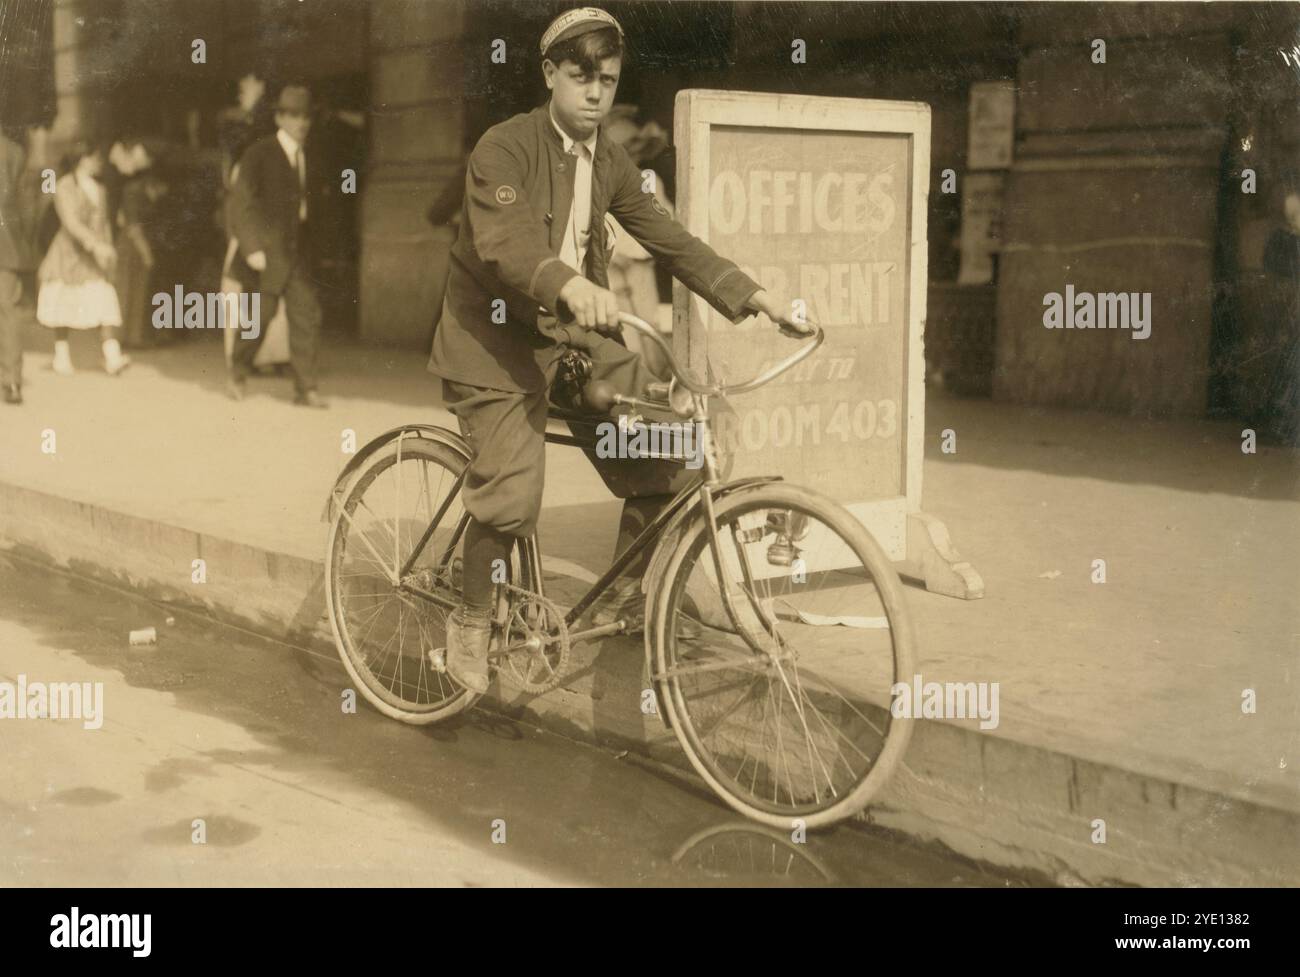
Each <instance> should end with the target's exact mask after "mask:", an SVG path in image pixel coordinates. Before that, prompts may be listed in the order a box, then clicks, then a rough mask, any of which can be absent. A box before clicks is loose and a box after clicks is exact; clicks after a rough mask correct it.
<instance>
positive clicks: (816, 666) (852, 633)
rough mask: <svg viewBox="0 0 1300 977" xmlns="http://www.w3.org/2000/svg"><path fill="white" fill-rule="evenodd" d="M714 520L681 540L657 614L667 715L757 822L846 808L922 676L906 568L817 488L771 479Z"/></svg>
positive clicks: (888, 766)
mask: <svg viewBox="0 0 1300 977" xmlns="http://www.w3.org/2000/svg"><path fill="white" fill-rule="evenodd" d="M714 516H715V519H714V524H713V525H712V526H710V525H709V522H708V519H707V517H706V516H705V514H704V512H703V510H702V509H701V510H700V513H699V515H698V517H697V518H696V520H695V522H694V523H693V524H692V526H691V527H690V528H689V529H688V530H687V532H686V533H685V534H684V536H683V538H682V540H681V542H680V543H679V544H678V546H677V549H676V550H675V551H674V554H673V556H672V557H671V559H670V561H669V564H668V566H667V567H666V570H665V574H664V577H663V579H664V580H665V581H666V583H665V585H664V587H665V591H664V594H663V597H662V599H661V600H659V601H658V602H657V603H656V604H655V605H654V606H655V610H654V613H653V618H652V620H651V622H650V626H651V628H652V629H653V633H652V634H651V635H650V645H651V648H652V649H653V654H654V676H653V677H654V679H655V681H656V683H657V687H658V691H659V693H660V698H661V701H663V703H664V707H665V709H666V711H667V712H668V713H669V716H668V719H669V720H670V722H671V723H672V726H673V729H674V731H675V732H676V734H677V738H678V740H679V742H680V743H681V745H682V748H683V749H684V750H685V752H686V754H687V756H688V758H689V759H690V761H691V764H692V766H694V768H695V770H696V771H697V772H698V773H699V774H700V776H701V777H703V778H704V780H705V781H706V782H707V783H708V784H709V786H710V787H711V788H712V789H713V790H714V791H715V792H716V793H717V794H718V795H719V796H720V797H722V799H723V800H725V801H726V802H727V803H728V804H729V805H731V807H733V808H734V809H736V810H737V811H740V812H741V813H742V814H744V815H746V816H747V817H750V818H753V819H754V820H756V821H759V822H762V823H764V824H768V825H772V826H773V827H778V828H783V829H786V830H788V829H789V828H790V827H791V826H792V823H793V822H794V821H796V820H800V821H802V822H803V823H804V825H805V826H807V827H818V826H821V825H826V824H831V823H834V822H835V821H838V820H841V819H843V818H846V817H850V816H851V815H853V814H856V813H858V812H859V811H861V810H862V809H863V808H864V807H865V806H866V805H867V803H868V802H869V801H870V800H871V798H872V797H873V796H874V795H875V794H876V793H877V792H878V791H879V789H880V788H881V786H882V785H883V784H884V783H885V781H886V780H887V779H888V778H889V776H890V774H891V773H892V771H893V769H894V767H895V766H896V765H897V763H898V761H899V759H900V758H901V756H902V754H903V751H904V750H905V749H906V746H907V741H908V739H909V737H910V735H911V722H910V720H908V719H902V718H895V717H893V716H892V715H891V711H890V701H891V688H892V687H893V685H894V684H895V683H896V682H903V681H910V680H911V675H912V628H911V623H910V620H909V618H908V615H907V610H906V605H905V599H904V595H903V589H902V584H901V583H900V581H899V579H898V574H897V572H896V571H895V570H894V567H893V565H892V564H891V563H890V561H889V559H888V557H887V556H886V555H885V553H884V551H883V550H882V549H881V548H880V546H879V544H878V543H876V541H875V539H873V538H872V536H871V534H870V533H868V532H867V530H866V529H865V528H864V527H863V526H862V524H861V523H860V522H859V521H858V520H857V519H856V518H855V517H854V516H853V515H852V514H851V513H849V512H848V511H847V510H845V509H844V508H843V507H842V506H839V505H837V504H836V503H835V502H833V501H832V500H830V499H828V498H826V497H825V496H822V495H819V494H817V493H815V492H812V491H810V490H808V489H804V488H799V487H797V486H791V485H783V484H767V485H763V486H760V487H757V488H754V489H751V490H748V491H743V492H740V493H738V494H736V495H734V496H730V497H727V498H724V499H722V500H720V501H719V502H718V503H717V504H716V506H715V513H714ZM712 543H716V546H717V553H718V557H717V558H715V555H714V548H713V546H712V545H711V544H712ZM719 567H720V570H721V572H719ZM728 598H729V599H728Z"/></svg>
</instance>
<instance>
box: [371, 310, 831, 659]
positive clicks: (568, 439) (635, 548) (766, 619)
mask: <svg viewBox="0 0 1300 977" xmlns="http://www.w3.org/2000/svg"><path fill="white" fill-rule="evenodd" d="M619 318H620V320H621V321H622V322H623V323H624V324H626V325H628V326H630V327H631V328H633V329H635V330H637V331H638V332H641V333H642V334H643V335H646V336H647V338H649V339H650V340H651V341H653V342H654V343H656V344H657V345H659V347H660V348H661V349H662V350H663V352H664V354H665V356H666V357H667V360H668V364H669V366H670V368H671V370H672V372H673V374H674V376H675V378H676V380H677V381H678V382H680V383H681V384H682V386H683V387H685V388H686V389H687V390H688V391H690V396H691V410H690V419H691V421H692V422H693V423H694V424H696V425H697V428H698V430H699V431H700V447H701V452H702V454H703V468H704V471H703V473H702V475H701V476H699V477H698V478H696V479H695V480H694V481H692V482H691V483H690V484H689V485H687V486H685V487H684V488H682V489H681V490H680V491H679V492H678V493H677V494H676V495H675V496H673V499H672V501H671V502H669V503H668V504H667V505H666V506H664V508H663V509H662V510H661V511H660V512H659V514H658V515H656V516H655V518H654V519H652V520H651V521H650V524H649V525H647V526H646V527H645V528H644V529H643V530H642V531H641V532H640V534H638V536H637V538H636V539H634V540H633V541H632V542H631V543H630V544H629V545H628V547H627V548H626V549H625V550H623V552H621V553H619V554H618V555H617V556H616V557H615V558H614V560H613V562H612V563H611V564H610V566H609V568H608V569H606V570H605V572H604V573H603V574H601V576H600V577H599V579H597V580H596V582H595V583H594V584H592V586H591V587H590V589H588V591H587V592H586V593H585V594H584V595H583V596H582V598H581V599H579V601H578V602H577V603H576V604H574V605H573V607H571V608H570V609H569V611H568V613H567V614H566V615H565V618H564V623H565V625H566V626H572V625H573V624H574V623H575V622H576V621H577V620H578V619H579V618H580V617H581V616H582V615H583V614H584V613H585V612H586V611H587V609H588V608H590V607H591V605H592V604H594V603H595V602H596V601H597V600H599V599H600V597H601V596H602V595H603V594H604V593H605V591H606V590H608V589H609V587H610V585H611V584H612V583H613V582H614V580H615V579H617V578H618V577H619V576H620V575H621V574H622V572H623V570H624V569H625V568H626V567H627V566H628V565H629V564H630V563H631V562H632V561H633V560H634V559H636V557H637V556H639V555H640V554H641V553H642V552H643V551H644V550H645V548H646V547H647V546H649V545H650V544H651V542H652V541H653V540H655V539H656V538H658V536H659V535H660V533H662V532H663V530H664V528H665V527H666V526H667V525H668V524H669V523H670V522H671V521H672V520H673V519H675V518H677V516H678V515H679V514H680V513H681V512H682V511H683V509H684V508H685V507H686V506H687V505H688V503H689V500H690V499H691V497H692V496H694V495H696V494H698V495H699V501H700V508H701V511H702V512H703V515H704V517H705V518H706V519H707V520H708V523H709V525H711V526H714V527H715V528H716V516H715V512H714V502H715V500H716V499H718V498H721V497H723V496H725V495H728V494H730V493H732V492H735V491H737V490H739V489H743V488H748V487H750V486H753V485H760V484H764V483H767V482H774V481H780V477H779V476H759V477H753V478H745V479H737V480H735V481H732V482H725V483H724V482H722V480H721V479H720V477H719V475H718V459H717V453H716V451H715V448H714V444H713V434H712V428H711V426H710V424H709V416H708V397H709V396H721V395H722V394H724V393H726V392H727V391H731V392H733V393H735V392H746V391H749V390H753V389H755V388H757V387H759V386H762V385H763V384H764V383H767V382H768V381H770V380H772V379H773V378H775V377H776V376H778V375H780V374H781V373H783V372H785V371H786V370H788V369H790V368H791V367H792V366H794V365H795V364H796V363H798V362H799V361H800V360H802V359H804V358H805V357H807V356H808V355H809V354H811V353H812V352H813V350H815V349H816V348H817V347H818V346H820V345H821V343H822V341H823V339H824V338H825V337H824V334H823V333H822V331H821V329H820V328H819V329H817V330H816V333H815V337H814V339H813V342H812V343H811V344H809V345H807V346H804V347H803V348H802V349H800V350H798V351H796V352H795V353H794V354H793V355H791V356H790V357H787V358H786V359H785V360H784V361H782V362H781V363H778V364H777V365H776V366H774V367H771V368H770V369H768V370H766V371H765V372H764V373H762V374H761V375H759V376H757V377H754V378H752V379H750V380H748V381H746V382H745V383H742V384H737V385H734V386H731V387H725V386H721V385H715V384H704V383H700V382H699V381H696V380H693V379H692V378H691V377H690V375H689V374H688V373H687V372H686V371H685V370H683V369H682V368H681V366H680V365H679V364H678V363H677V361H676V360H675V359H674V357H673V355H672V351H671V349H669V348H668V345H667V344H666V343H665V342H664V341H663V338H662V337H660V336H659V334H658V333H657V332H656V331H655V330H654V328H653V327H652V326H650V325H649V324H648V323H646V322H644V321H643V320H641V319H638V318H636V317H635V316H630V315H627V314H623V315H620V317H619ZM614 403H616V404H624V405H628V406H631V407H633V408H637V407H648V408H651V409H654V410H668V411H674V408H673V406H672V396H671V385H667V386H666V387H665V399H664V400H653V399H642V398H638V397H630V396H626V395H616V396H615V397H614ZM674 412H676V413H683V412H682V411H674ZM551 416H552V417H555V418H557V419H559V420H564V421H568V422H570V423H579V424H591V423H598V421H597V417H598V416H599V415H591V414H583V413H581V412H576V411H567V410H563V409H558V410H552V411H551ZM421 427H423V426H421ZM439 430H440V429H439ZM447 433H450V432H447ZM380 440H381V439H375V442H372V444H375V443H377V442H379V441H380ZM545 440H546V443H547V444H560V445H566V446H570V447H589V446H590V444H591V442H590V440H584V439H581V438H578V437H575V436H574V435H572V434H560V433H555V432H551V431H547V432H546V434H545ZM369 447H370V446H369V445H368V446H367V448H369ZM353 464H354V465H355V464H357V460H356V459H354V462H353ZM464 478H465V473H464V472H462V473H461V475H460V477H459V478H458V479H457V480H456V482H455V483H454V484H453V485H452V489H451V491H450V492H449V493H448V496H447V498H446V499H445V500H444V501H443V503H442V504H441V505H440V506H439V508H438V511H437V513H435V514H434V516H433V518H432V519H431V521H430V523H429V525H428V527H427V528H426V529H425V531H424V533H423V534H422V535H421V537H420V540H419V542H418V543H417V544H416V546H415V548H414V549H413V550H412V552H411V555H410V557H409V558H408V559H407V561H406V564H405V565H404V566H403V567H402V568H401V571H400V573H399V574H398V576H399V577H400V578H404V577H405V576H406V575H407V574H409V573H410V572H411V570H412V568H413V567H414V566H415V563H416V562H417V560H418V559H419V557H420V554H421V553H422V552H423V550H424V547H425V545H426V544H427V543H428V541H429V539H430V538H432V536H433V533H434V531H435V530H436V528H437V525H438V523H439V522H440V521H441V519H442V517H443V515H444V514H445V513H446V512H447V510H448V508H450V506H451V503H452V501H453V500H454V499H455V497H456V495H458V494H459V492H460V489H461V487H462V486H463V484H464ZM467 521H468V514H466V515H465V516H462V518H461V520H460V523H459V524H458V525H457V527H456V529H455V531H454V532H453V533H452V536H451V539H450V541H449V542H448V544H447V546H446V547H445V548H444V551H443V553H442V554H441V556H440V557H439V559H438V561H437V564H436V566H437V568H438V570H440V571H441V570H443V569H444V568H445V567H446V565H447V563H448V562H449V561H450V559H451V555H452V553H453V552H454V551H455V548H456V545H457V543H458V542H459V540H460V537H461V535H462V534H463V532H464V529H465V525H466V523H467ZM709 549H710V552H711V554H712V557H713V565H714V570H715V572H716V573H717V579H718V580H719V581H721V580H723V579H724V574H723V562H722V554H721V552H720V550H719V547H718V540H717V535H716V533H710V534H709ZM528 555H529V556H530V557H531V558H532V559H535V560H536V561H537V563H538V566H537V567H536V568H535V569H536V570H537V571H538V572H537V573H536V574H535V575H534V579H535V580H536V585H537V593H538V594H539V595H542V596H545V594H544V591H543V582H542V574H541V572H540V570H541V567H540V554H538V553H530V554H528ZM738 555H739V556H740V563H741V568H742V570H743V571H744V574H745V583H746V586H745V592H746V596H747V598H748V600H749V603H750V604H751V606H752V608H753V610H754V612H755V613H756V614H757V615H758V619H759V620H760V621H761V622H762V623H763V625H764V627H765V628H766V630H767V631H768V633H769V634H773V635H774V634H776V627H775V622H774V621H772V620H771V617H770V615H769V614H768V612H767V611H766V610H765V609H764V608H763V607H762V606H761V605H760V603H759V601H758V600H757V598H756V597H755V596H754V593H753V587H752V584H753V579H752V576H751V574H750V572H749V566H748V563H747V561H746V560H745V558H744V553H743V550H742V551H740V552H739V553H738ZM399 587H400V589H403V590H406V591H408V592H410V593H412V594H414V595H416V596H419V597H421V598H423V599H425V600H430V601H433V602H434V603H436V604H439V605H441V606H444V607H447V608H448V609H451V608H452V607H453V606H454V605H453V602H452V601H450V600H448V599H447V598H446V597H443V596H441V595H438V594H434V593H431V592H429V591H427V590H425V589H423V588H421V587H418V586H416V585H414V584H410V583H407V582H401V583H400V584H399ZM719 591H720V593H721V597H722V602H723V605H724V607H725V608H726V611H727V613H728V615H729V616H730V617H731V619H732V621H733V622H734V623H735V624H736V625H737V626H738V627H740V626H741V624H740V617H739V615H738V613H737V612H736V609H735V607H734V605H733V603H732V598H731V594H730V591H729V588H727V587H719ZM627 623H628V622H626V621H622V620H619V621H614V622H612V623H610V624H604V625H599V626H597V627H593V628H589V629H586V630H583V631H578V632H574V633H573V634H572V635H571V639H572V640H575V641H583V640H588V639H590V638H596V637H600V636H602V635H605V634H615V633H619V632H622V631H625V630H626V629H627Z"/></svg>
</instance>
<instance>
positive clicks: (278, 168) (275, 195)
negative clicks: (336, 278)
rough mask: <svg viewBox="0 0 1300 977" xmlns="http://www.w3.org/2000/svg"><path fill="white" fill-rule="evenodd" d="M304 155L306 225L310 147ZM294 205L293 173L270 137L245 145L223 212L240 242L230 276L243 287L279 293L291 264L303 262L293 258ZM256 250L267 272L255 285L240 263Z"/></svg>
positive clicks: (310, 210)
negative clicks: (225, 210)
mask: <svg viewBox="0 0 1300 977" xmlns="http://www.w3.org/2000/svg"><path fill="white" fill-rule="evenodd" d="M303 152H304V157H303V163H304V166H305V168H306V172H307V175H306V193H307V219H308V221H310V220H311V217H312V213H313V208H312V204H313V197H314V194H313V193H312V192H311V189H312V180H313V179H314V178H315V174H314V172H313V162H312V160H313V157H314V156H315V153H314V152H312V151H311V147H310V146H308V147H305V148H304V150H303ZM299 202H300V198H299V187H298V174H297V172H296V171H295V170H294V168H293V164H291V163H290V162H289V157H288V156H286V155H285V154H284V147H282V146H281V145H280V141H279V140H278V139H277V138H276V136H275V133H272V134H271V135H269V136H264V137H262V138H261V139H259V140H257V142H255V143H253V144H252V145H251V146H249V147H248V149H246V150H245V151H244V155H243V156H242V157H241V158H240V160H239V172H238V175H237V176H236V178H235V182H234V186H233V187H232V188H231V192H230V199H229V201H228V210H227V216H228V218H229V221H230V233H231V236H232V237H234V238H235V239H236V240H237V241H238V242H239V250H238V252H237V253H236V255H235V260H234V262H233V263H232V266H231V274H232V276H233V277H235V278H237V279H239V280H240V281H241V282H243V283H244V285H245V286H246V287H249V288H253V287H256V288H260V289H261V290H262V291H263V292H268V293H270V294H272V295H281V294H283V292H284V288H285V285H286V284H287V283H288V281H289V275H290V273H291V272H292V271H293V267H294V265H295V264H297V263H298V261H299V260H300V259H301V258H302V257H303V256H302V255H300V254H299V253H298V204H299ZM258 251H262V252H264V253H265V254H266V270H265V271H264V272H262V276H261V280H260V283H259V282H258V279H257V273H256V272H254V271H252V269H251V268H249V267H248V265H247V263H246V262H245V259H246V258H247V256H248V255H250V254H256V253H257V252H258Z"/></svg>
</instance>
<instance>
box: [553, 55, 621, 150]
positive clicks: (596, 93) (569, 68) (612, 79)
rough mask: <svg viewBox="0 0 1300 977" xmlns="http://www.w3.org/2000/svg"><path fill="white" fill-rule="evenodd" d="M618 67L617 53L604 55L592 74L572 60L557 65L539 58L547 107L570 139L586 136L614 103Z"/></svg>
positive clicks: (619, 64) (598, 123)
mask: <svg viewBox="0 0 1300 977" xmlns="http://www.w3.org/2000/svg"><path fill="white" fill-rule="evenodd" d="M622 67H623V59H622V58H621V57H613V58H606V59H605V60H604V61H602V62H601V64H600V70H599V71H597V72H596V73H595V74H588V73H587V72H585V71H583V70H582V68H581V67H580V66H579V65H577V64H576V63H574V62H573V61H565V62H564V63H563V64H560V65H556V64H555V63H554V62H552V61H549V60H548V61H543V62H542V73H543V74H544V75H545V76H546V87H547V88H549V89H550V90H551V110H552V111H553V112H554V113H555V121H556V122H558V123H559V124H560V128H562V129H563V130H564V131H565V132H567V133H568V134H569V135H570V136H572V137H573V138H574V139H578V140H583V139H587V138H588V137H590V136H591V134H592V133H593V132H595V131H596V127H597V126H598V125H600V123H601V121H602V120H603V119H604V118H605V116H606V115H608V114H609V110H610V108H611V107H612V106H613V105H614V95H615V93H616V92H617V91H618V75H619V72H620V71H621V70H622Z"/></svg>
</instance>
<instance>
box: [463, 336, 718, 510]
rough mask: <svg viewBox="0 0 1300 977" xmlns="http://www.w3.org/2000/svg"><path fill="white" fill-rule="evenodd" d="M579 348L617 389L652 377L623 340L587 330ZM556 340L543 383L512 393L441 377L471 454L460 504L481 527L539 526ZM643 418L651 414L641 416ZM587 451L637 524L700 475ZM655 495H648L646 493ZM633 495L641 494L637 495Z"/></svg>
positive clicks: (635, 388) (639, 389)
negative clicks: (536, 388) (529, 390)
mask: <svg viewBox="0 0 1300 977" xmlns="http://www.w3.org/2000/svg"><path fill="white" fill-rule="evenodd" d="M585 338H586V339H587V342H586V343H585V344H584V346H583V349H584V351H585V352H586V353H587V354H588V355H589V356H590V357H591V362H592V371H591V382H594V381H596V380H604V381H606V382H607V383H609V384H611V385H612V386H613V387H614V388H615V389H616V390H617V391H618V392H619V393H623V394H633V395H636V396H640V395H641V394H643V393H644V391H645V387H646V384H647V383H650V382H653V381H655V380H656V379H657V377H655V375H654V374H652V373H651V372H650V371H649V370H648V369H646V367H645V364H644V363H643V362H642V361H641V358H640V357H639V356H637V355H636V354H635V353H633V352H631V351H630V350H628V349H627V347H625V346H622V345H620V344H619V343H616V342H614V341H613V340H611V339H607V338H605V337H603V336H599V335H597V334H595V333H590V334H588V335H587V337H585ZM562 352H563V348H562V347H557V348H556V359H555V360H554V361H553V362H552V363H551V365H550V368H549V369H548V370H547V371H546V383H547V389H546V390H540V391H537V392H536V393H527V394H524V393H514V392H511V391H506V390H493V389H490V388H487V387H476V386H471V385H469V384H464V383H457V382H455V381H451V380H443V397H444V400H445V401H446V404H447V409H448V410H450V411H451V412H452V413H453V414H455V415H456V419H457V420H458V421H459V422H460V429H461V433H462V434H463V435H464V436H465V440H467V441H468V442H469V445H470V448H471V449H472V450H473V452H474V458H473V460H472V461H471V462H470V465H469V474H468V475H467V477H466V480H465V487H464V491H463V497H464V503H465V509H466V510H467V511H468V512H469V514H470V515H471V516H472V517H473V518H474V520H475V521H476V522H478V523H480V524H482V525H484V526H489V527H491V528H492V529H495V530H497V531H498V532H501V533H507V534H509V535H511V536H528V535H529V534H531V533H532V532H533V531H534V530H535V529H536V527H537V517H538V515H539V514H540V513H541V509H542V486H543V483H544V481H545V475H546V443H545V435H546V410H547V401H548V392H549V389H550V385H551V383H552V382H553V381H554V379H555V374H556V371H557V370H558V368H559V362H558V360H559V356H560V354H561V353H562ZM646 419H647V420H654V419H656V418H652V417H650V416H649V415H647V418H646ZM586 453H587V457H588V458H589V459H590V460H591V462H592V464H593V465H595V467H596V471H597V472H598V473H599V474H600V476H601V478H602V479H604V481H605V484H606V485H607V486H608V487H609V489H610V491H611V492H612V493H613V494H614V495H615V496H617V497H618V498H622V499H626V500H628V501H627V503H625V506H624V509H625V517H631V516H632V515H633V512H636V513H637V517H636V518H635V519H630V518H625V522H631V523H638V522H639V523H643V522H644V521H645V518H646V516H647V514H649V513H652V512H653V511H654V510H655V508H657V506H658V505H660V504H662V503H663V502H666V501H667V499H668V498H670V497H671V495H672V494H673V493H675V492H677V491H679V490H680V489H681V488H683V487H684V486H685V485H687V484H689V483H690V482H691V481H693V480H694V479H696V478H697V477H698V475H699V472H698V470H695V471H692V470H690V469H688V468H686V467H685V466H684V465H682V464H678V463H675V462H672V461H657V460H652V459H645V458H636V459H632V458H628V459H604V458H598V457H597V456H596V454H595V451H594V450H588V451H587V452H586ZM651 499H653V500H654V501H653V502H651V501H650V500H651ZM638 500H644V501H643V502H640V501H638Z"/></svg>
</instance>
